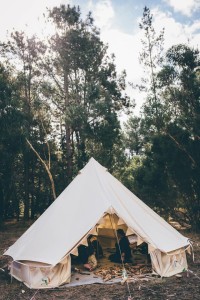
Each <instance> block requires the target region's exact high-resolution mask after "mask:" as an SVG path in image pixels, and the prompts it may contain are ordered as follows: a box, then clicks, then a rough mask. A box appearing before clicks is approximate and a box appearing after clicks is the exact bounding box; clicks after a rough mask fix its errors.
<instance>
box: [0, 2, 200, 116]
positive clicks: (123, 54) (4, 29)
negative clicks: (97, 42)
mask: <svg viewBox="0 0 200 300" xmlns="http://www.w3.org/2000/svg"><path fill="white" fill-rule="evenodd" d="M60 4H66V5H67V4H70V5H79V6H80V9H81V13H82V17H83V18H84V17H85V16H86V14H87V13H88V12H89V11H91V12H92V15H93V17H94V21H95V25H96V26H97V27H99V28H100V32H101V39H102V40H103V42H105V43H108V45H109V52H110V53H114V54H115V56H116V66H117V70H118V72H121V71H122V70H124V69H125V70H126V72H127V81H128V82H132V83H133V84H137V83H140V80H141V77H142V76H143V68H142V67H141V65H140V64H139V60H138V57H139V53H140V52H141V47H142V45H141V38H142V36H141V31H140V29H139V26H138V24H139V22H140V18H141V17H142V13H143V8H144V7H145V6H147V7H149V8H150V10H151V13H152V14H153V26H154V28H155V30H156V32H159V31H160V30H161V29H162V28H163V27H164V28H165V36H164V37H165V45H164V47H165V49H168V48H169V47H170V46H172V45H175V44H178V43H189V44H190V45H191V46H194V47H198V48H199V49H200V18H199V16H200V0H146V1H145V0H0V41H2V40H4V39H5V38H6V36H7V34H8V32H11V31H12V30H13V29H15V30H25V31H26V32H27V33H28V34H29V35H32V34H37V35H38V36H42V37H45V36H46V35H48V33H49V32H50V28H49V27H48V26H47V25H46V24H45V22H44V18H43V14H45V13H46V8H47V7H48V8H52V7H53V6H60ZM127 93H128V94H129V95H130V96H131V97H132V98H135V100H136V109H135V110H136V113H137V112H138V113H139V110H140V107H141V105H142V103H143V101H144V99H143V98H144V95H142V94H141V93H139V92H138V91H135V90H133V89H132V88H130V87H129V88H127Z"/></svg>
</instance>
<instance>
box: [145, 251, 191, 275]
mask: <svg viewBox="0 0 200 300" xmlns="http://www.w3.org/2000/svg"><path fill="white" fill-rule="evenodd" d="M150 256H151V262H152V268H153V270H154V271H155V272H156V273H157V274H158V275H160V276H162V277H170V276H172V275H175V274H178V273H181V272H183V271H184V270H187V268H188V265H187V259H186V254H185V249H180V250H177V251H173V252H171V253H169V254H166V253H162V252H161V251H159V250H158V249H156V250H154V251H152V252H150Z"/></svg>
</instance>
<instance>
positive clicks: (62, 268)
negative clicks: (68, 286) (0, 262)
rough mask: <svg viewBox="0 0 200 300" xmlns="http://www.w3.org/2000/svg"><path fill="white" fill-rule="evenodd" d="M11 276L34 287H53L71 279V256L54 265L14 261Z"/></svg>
mask: <svg viewBox="0 0 200 300" xmlns="http://www.w3.org/2000/svg"><path fill="white" fill-rule="evenodd" d="M10 273H11V276H13V277H14V278H16V279H17V280H19V281H22V282H23V283H24V284H25V285H26V286H28V287H29V288H33V289H43V288H53V287H57V286H59V285H61V284H63V283H68V282H70V279H71V258H70V256H67V258H66V259H65V260H64V261H62V262H61V263H58V264H57V265H56V266H54V267H52V266H50V265H47V264H42V263H37V262H30V261H23V262H20V261H13V262H12V263H11V269H10Z"/></svg>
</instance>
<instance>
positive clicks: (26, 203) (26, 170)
mask: <svg viewBox="0 0 200 300" xmlns="http://www.w3.org/2000/svg"><path fill="white" fill-rule="evenodd" d="M24 190H25V197H24V220H28V219H29V209H30V201H29V151H28V149H27V146H26V145H25V151H24Z"/></svg>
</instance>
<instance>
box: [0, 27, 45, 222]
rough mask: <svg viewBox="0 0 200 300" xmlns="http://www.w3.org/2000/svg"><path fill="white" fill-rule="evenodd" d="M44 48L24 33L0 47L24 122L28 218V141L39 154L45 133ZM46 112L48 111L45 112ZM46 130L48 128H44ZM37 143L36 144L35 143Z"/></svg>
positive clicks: (31, 177)
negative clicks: (42, 68)
mask: <svg viewBox="0 0 200 300" xmlns="http://www.w3.org/2000/svg"><path fill="white" fill-rule="evenodd" d="M45 51H46V46H45V45H44V43H43V42H41V41H40V40H38V39H37V37H35V36H33V37H28V36H27V35H26V34H25V33H24V32H18V31H15V32H13V33H11V36H10V38H9V40H8V41H7V42H6V43H4V44H1V55H2V56H3V59H4V61H8V60H9V62H10V64H11V65H12V72H13V78H15V83H16V89H17V91H18V107H19V109H20V111H21V112H22V113H23V116H24V121H23V124H22V126H21V132H22V139H21V143H22V147H21V151H22V158H21V159H22V161H23V169H24V172H23V173H24V181H22V182H23V184H24V191H25V195H24V196H23V199H24V218H25V219H28V218H29V212H30V204H31V207H33V201H34V200H33V199H34V198H35V197H34V189H33V187H32V186H33V185H34V172H35V171H36V164H35V158H34V156H33V153H32V150H31V149H30V146H29V145H28V143H27V141H30V142H31V143H32V144H33V145H36V146H37V148H39V149H40V150H39V151H42V147H41V146H42V144H43V143H44V138H45V135H46V133H45V132H44V130H43V129H42V128H44V126H43V124H44V122H46V124H48V123H49V122H47V119H48V113H47V112H45V114H43V115H46V116H45V118H44V119H42V120H41V115H42V112H44V109H45V107H44V105H42V103H43V102H42V98H41V86H42V84H43V81H44V78H43V74H42V73H41V67H40V65H41V57H42V56H44V54H45ZM46 110H47V109H46ZM46 131H49V128H48V129H46ZM38 142H39V143H38Z"/></svg>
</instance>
